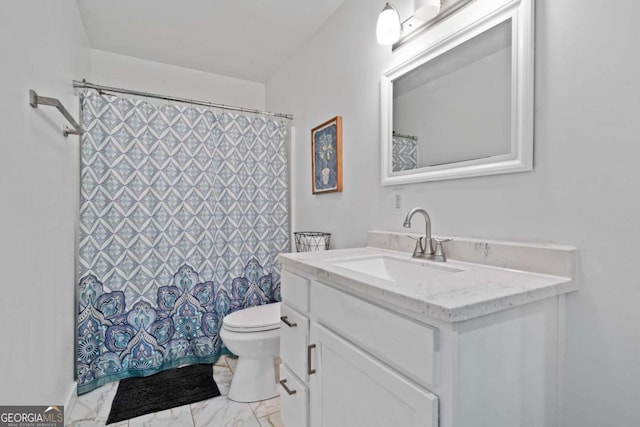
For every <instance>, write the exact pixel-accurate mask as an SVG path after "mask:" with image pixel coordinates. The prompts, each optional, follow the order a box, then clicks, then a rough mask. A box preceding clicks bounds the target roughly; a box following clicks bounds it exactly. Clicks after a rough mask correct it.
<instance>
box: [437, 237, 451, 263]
mask: <svg viewBox="0 0 640 427" xmlns="http://www.w3.org/2000/svg"><path fill="white" fill-rule="evenodd" d="M432 240H434V241H435V242H436V249H435V251H434V254H433V260H434V261H439V262H445V261H446V260H447V257H446V255H445V254H444V249H442V244H443V243H444V242H450V241H451V239H435V238H434V239H432Z"/></svg>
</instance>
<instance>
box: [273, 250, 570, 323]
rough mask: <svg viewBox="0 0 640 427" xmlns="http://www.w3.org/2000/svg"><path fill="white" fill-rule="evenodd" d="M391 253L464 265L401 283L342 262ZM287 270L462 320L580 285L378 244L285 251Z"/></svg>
mask: <svg viewBox="0 0 640 427" xmlns="http://www.w3.org/2000/svg"><path fill="white" fill-rule="evenodd" d="M375 255H386V256H390V257H393V258H396V259H399V260H405V261H408V262H412V263H423V264H424V263H426V264H432V265H434V266H438V265H440V266H442V265H445V266H447V267H452V268H455V269H459V270H460V271H456V272H453V273H449V274H444V275H440V276H437V277H433V278H430V279H428V280H422V281H420V280H418V281H415V282H413V283H395V282H394V281H390V280H385V279H381V278H379V277H375V276H373V275H369V274H365V273H361V272H356V271H353V270H351V269H347V268H343V267H341V266H338V265H336V262H340V261H341V260H344V259H347V258H349V259H353V258H357V257H371V256H375ZM279 261H280V262H281V263H282V265H283V267H284V268H286V269H294V270H298V271H300V272H303V273H307V274H309V275H312V276H315V278H316V279H318V280H320V281H325V282H332V283H333V284H336V285H339V286H341V287H343V288H344V289H346V290H349V291H350V292H352V293H355V294H356V295H361V296H364V297H366V298H369V299H373V300H375V301H378V302H382V303H389V304H393V305H395V306H397V307H400V308H402V309H406V310H410V311H413V312H415V313H417V314H420V315H426V316H428V317H431V318H437V319H441V320H444V321H447V322H459V321H464V320H469V319H472V318H475V317H479V316H483V315H487V314H490V313H494V312H498V311H501V310H505V309H508V308H511V307H514V306H518V305H523V304H528V303H532V302H535V301H539V300H542V299H545V298H549V297H553V296H556V295H560V294H564V293H567V292H571V291H574V290H577V284H576V281H575V280H573V278H572V277H568V276H567V277H565V276H560V275H551V274H545V273H537V272H531V271H523V270H516V269H510V268H504V267H496V266H492V265H483V264H477V263H470V262H462V261H457V260H447V262H446V263H435V262H433V261H424V260H414V259H412V258H411V254H410V253H406V252H399V251H394V250H387V249H381V248H375V247H365V248H353V249H338V250H331V251H323V252H301V253H292V254H280V255H279Z"/></svg>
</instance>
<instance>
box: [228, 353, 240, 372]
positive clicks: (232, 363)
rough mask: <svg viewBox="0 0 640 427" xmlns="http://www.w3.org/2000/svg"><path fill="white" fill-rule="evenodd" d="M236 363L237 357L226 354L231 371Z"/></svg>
mask: <svg viewBox="0 0 640 427" xmlns="http://www.w3.org/2000/svg"><path fill="white" fill-rule="evenodd" d="M237 364H238V358H237V357H233V356H227V365H229V368H231V371H232V372H233V371H234V370H235V369H236V365H237Z"/></svg>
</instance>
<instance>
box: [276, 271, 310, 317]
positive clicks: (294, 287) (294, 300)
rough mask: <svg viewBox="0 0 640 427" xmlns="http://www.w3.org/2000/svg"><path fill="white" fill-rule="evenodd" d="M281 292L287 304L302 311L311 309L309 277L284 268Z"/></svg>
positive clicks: (281, 278)
mask: <svg viewBox="0 0 640 427" xmlns="http://www.w3.org/2000/svg"><path fill="white" fill-rule="evenodd" d="M280 293H281V294H282V300H283V301H284V302H286V303H287V304H289V305H291V306H293V307H295V308H297V309H298V310H300V311H302V312H307V311H309V279H306V278H304V277H302V276H298V275H297V274H293V273H290V272H288V271H286V270H282V276H280Z"/></svg>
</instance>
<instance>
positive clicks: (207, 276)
mask: <svg viewBox="0 0 640 427" xmlns="http://www.w3.org/2000/svg"><path fill="white" fill-rule="evenodd" d="M82 118H83V127H84V129H85V133H84V134H83V136H82V156H81V157H82V165H81V206H80V238H79V272H78V273H79V275H78V277H79V281H78V291H77V294H78V306H77V310H78V311H77V313H78V319H77V376H78V394H83V393H86V392H88V391H91V390H93V389H94V388H96V387H98V386H100V385H102V384H105V383H107V382H110V381H115V380H119V379H122V378H125V377H135V376H146V375H150V374H153V373H155V372H158V371H161V370H164V369H168V368H172V367H176V366H179V365H183V364H189V363H211V362H214V361H215V360H216V359H217V358H218V357H219V356H220V355H222V354H225V353H228V350H226V349H225V348H224V346H223V343H222V341H221V340H220V337H219V335H218V332H219V329H220V327H221V324H222V318H223V317H224V316H225V315H226V314H228V313H230V312H233V311H235V310H238V309H241V308H245V307H249V306H254V305H260V304H264V303H268V302H274V301H279V300H280V276H279V274H278V270H279V266H278V265H277V263H276V255H277V254H278V253H280V252H283V251H288V248H289V224H288V186H287V160H286V147H285V135H286V127H285V124H284V123H283V122H278V121H274V120H269V119H266V118H264V117H262V116H256V117H246V116H244V115H240V114H230V113H228V112H223V113H214V112H212V111H211V110H208V109H202V108H194V107H191V106H177V105H169V104H167V105H155V104H151V103H148V102H146V101H142V100H136V99H127V98H122V97H116V96H110V95H98V94H92V93H86V94H84V95H83V97H82Z"/></svg>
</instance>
